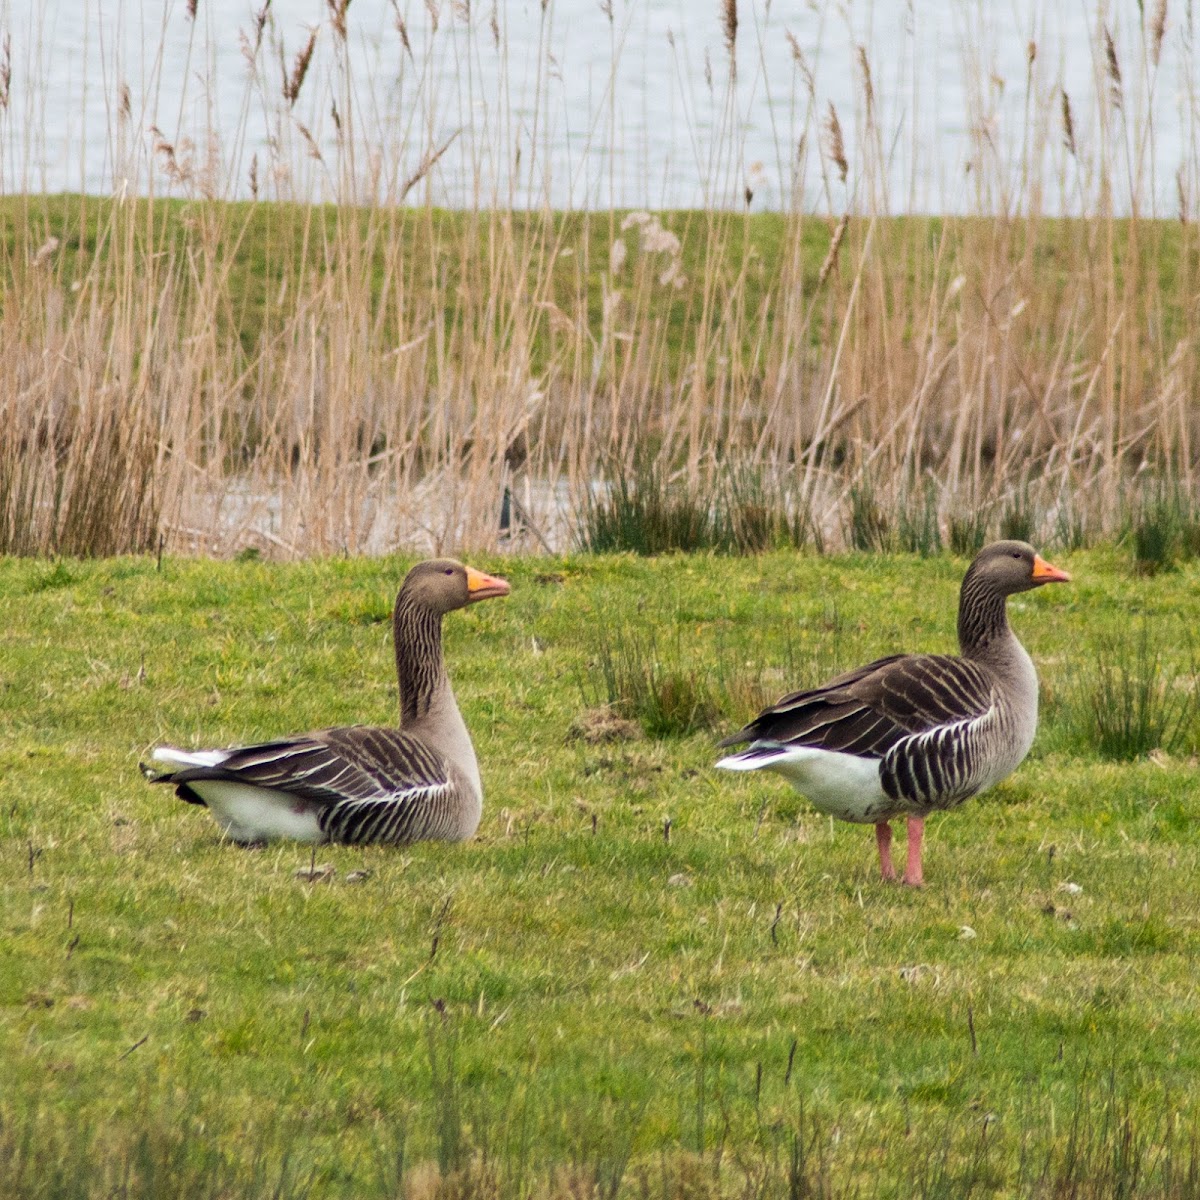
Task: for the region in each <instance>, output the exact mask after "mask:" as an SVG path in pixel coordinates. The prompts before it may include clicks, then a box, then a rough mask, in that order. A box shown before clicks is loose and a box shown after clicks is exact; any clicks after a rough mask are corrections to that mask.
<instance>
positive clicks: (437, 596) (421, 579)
mask: <svg viewBox="0 0 1200 1200" xmlns="http://www.w3.org/2000/svg"><path fill="white" fill-rule="evenodd" d="M511 590H512V589H511V588H510V587H509V584H508V581H507V580H504V579H497V578H496V576H494V575H485V574H484V572H482V571H477V570H475V568H474V567H468V566H466V565H465V564H464V563H460V562H456V561H455V560H454V559H452V558H436V559H431V560H429V561H428V562H421V563H417V565H416V566H415V567H413V569H412V570H411V571H409V573H408V574H407V575H406V576H405V577H404V584H403V586H402V587H401V588H400V595H401V597H402V598H403V599H406V600H408V601H410V602H411V603H413V604H414V605H416V606H418V607H420V608H424V609H426V610H427V611H429V612H431V613H436V614H438V615H439V616H440V615H442V614H444V613H448V612H453V611H454V610H455V609H456V608H465V607H466V606H467V605H468V604H474V603H475V602H476V601H477V600H488V599H490V598H491V597H493V596H507V595H508V593H509V592H510V591H511Z"/></svg>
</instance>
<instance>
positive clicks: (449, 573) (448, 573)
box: [442, 567, 454, 575]
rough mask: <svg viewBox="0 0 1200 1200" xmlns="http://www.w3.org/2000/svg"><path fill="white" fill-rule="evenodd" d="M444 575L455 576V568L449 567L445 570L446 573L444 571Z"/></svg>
mask: <svg viewBox="0 0 1200 1200" xmlns="http://www.w3.org/2000/svg"><path fill="white" fill-rule="evenodd" d="M442 573H443V574H444V575H453V574H454V568H453V567H447V568H446V569H445V571H443V572H442Z"/></svg>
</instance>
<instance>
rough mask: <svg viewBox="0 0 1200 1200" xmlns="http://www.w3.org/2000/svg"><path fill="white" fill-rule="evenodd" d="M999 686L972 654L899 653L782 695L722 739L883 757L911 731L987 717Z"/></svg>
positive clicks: (939, 730) (730, 742)
mask: <svg viewBox="0 0 1200 1200" xmlns="http://www.w3.org/2000/svg"><path fill="white" fill-rule="evenodd" d="M994 693H995V684H994V681H993V680H992V679H991V678H990V677H989V675H988V673H987V672H985V671H984V670H981V669H980V667H978V666H977V665H976V664H975V663H973V662H971V661H970V660H968V659H963V658H954V657H951V656H949V655H935V654H904V655H894V656H892V657H890V658H881V659H877V660H876V661H875V662H872V663H868V664H867V665H866V666H864V667H860V668H858V669H857V670H855V671H850V672H847V673H846V674H845V675H840V676H838V677H837V678H836V679H833V680H830V682H829V683H827V684H825V685H824V686H823V687H819V688H813V689H811V690H809V691H803V692H795V693H793V694H792V695H790V696H785V697H784V698H783V699H782V700H781V701H780V702H779V703H778V704H776V705H774V706H773V707H771V708H768V709H767V710H766V711H764V712H763V713H761V714H760V715H759V716H758V717H756V718H755V719H754V720H753V721H751V722H750V724H749V725H747V726H746V727H745V728H744V729H741V730H739V731H738V732H737V733H735V734H733V735H732V736H730V737H728V738H726V739H725V741H724V742H722V743H721V744H722V745H735V744H737V743H739V742H759V741H761V742H767V743H773V744H775V745H793V746H811V747H814V748H817V749H822V750H835V751H839V752H841V753H844V754H854V755H858V756H859V757H863V758H884V757H885V756H886V755H887V754H888V753H889V752H890V751H891V750H893V748H895V747H897V746H898V745H900V744H901V743H902V742H904V741H905V740H906V739H909V738H911V737H912V735H913V734H932V733H934V732H935V731H936V733H937V735H938V736H939V737H941V736H943V734H945V735H948V734H949V731H950V729H952V728H955V727H961V726H963V725H964V724H966V725H971V724H972V723H974V722H977V721H978V720H980V719H982V718H984V717H985V716H986V715H987V714H988V713H989V712H990V711H991V710H992V708H993V706H994V704H995V701H996V697H995V694H994ZM962 732H964V731H963V730H962V729H961V728H960V729H959V730H958V733H959V734H960V735H961V733H962ZM922 741H923V739H922ZM929 748H930V747H929V746H926V751H928V749H929Z"/></svg>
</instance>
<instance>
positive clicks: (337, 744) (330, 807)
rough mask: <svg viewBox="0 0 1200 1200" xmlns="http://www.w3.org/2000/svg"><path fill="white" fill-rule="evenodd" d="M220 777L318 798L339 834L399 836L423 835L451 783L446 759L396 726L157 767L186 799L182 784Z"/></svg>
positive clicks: (328, 824) (337, 732) (332, 831)
mask: <svg viewBox="0 0 1200 1200" xmlns="http://www.w3.org/2000/svg"><path fill="white" fill-rule="evenodd" d="M206 779H207V780H227V781H230V782H234V783H242V784H248V785H250V786H252V787H259V788H264V789H266V790H268V791H274V792H284V793H286V794H288V795H290V796H296V797H298V798H300V799H302V800H308V801H310V802H312V803H314V804H317V805H319V806H320V811H319V813H318V821H319V823H320V826H321V828H322V829H323V830H324V831H325V832H326V834H327V835H328V836H329V837H330V838H331V839H332V840H333V841H338V842H385V841H386V842H402V841H409V840H412V839H413V838H415V837H427V836H429V835H430V827H431V825H433V824H436V823H438V821H439V819H440V816H441V815H443V814H444V813H445V811H446V810H447V809H448V808H449V807H450V802H451V800H452V799H453V797H454V795H455V793H456V791H457V784H456V782H455V780H454V779H452V778H451V771H450V768H449V765H448V764H447V762H446V760H445V759H444V758H443V757H442V755H440V754H439V753H437V751H435V750H433V749H431V748H430V747H429V746H427V745H426V744H425V743H424V742H422V741H421V740H420V739H418V738H415V737H413V736H412V735H411V734H408V733H405V732H404V731H402V730H399V729H383V728H374V727H369V726H347V727H344V728H338V729H323V730H319V731H318V732H316V733H309V734H301V735H298V736H295V737H287V738H280V739H278V740H276V741H272V742H262V743H260V744H258V745H254V746H244V747H242V748H240V749H236V750H230V751H228V752H227V753H226V754H225V755H224V757H222V758H221V760H220V761H219V762H215V763H212V764H211V765H202V766H194V767H186V768H184V769H183V770H179V771H172V772H169V773H164V774H163V775H160V776H159V777H158V781H159V782H163V783H172V784H174V785H175V786H176V787H177V788H178V790H179V793H180V795H181V796H182V797H183V798H184V799H187V800H196V801H199V802H201V803H203V801H202V800H201V799H200V797H199V796H198V795H197V794H196V793H195V792H194V791H193V790H192V789H191V788H189V786H188V785H189V784H191V783H193V782H199V781H202V780H206Z"/></svg>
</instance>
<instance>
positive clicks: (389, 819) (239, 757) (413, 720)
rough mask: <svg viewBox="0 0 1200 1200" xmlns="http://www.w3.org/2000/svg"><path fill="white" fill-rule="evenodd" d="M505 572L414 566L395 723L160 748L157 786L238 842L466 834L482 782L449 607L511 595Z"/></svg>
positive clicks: (399, 611)
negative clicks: (459, 685) (454, 665)
mask: <svg viewBox="0 0 1200 1200" xmlns="http://www.w3.org/2000/svg"><path fill="white" fill-rule="evenodd" d="M508 592H509V585H508V584H507V582H505V581H504V580H503V579H495V578H493V577H492V576H491V575H484V574H483V573H482V572H480V571H476V570H473V569H472V568H471V567H466V566H463V564H462V563H459V562H454V561H453V560H451V559H440V560H436V561H431V562H422V563H418V564H417V565H416V566H415V567H413V569H412V570H411V571H409V573H408V575H407V576H406V577H405V580H404V584H403V586H402V587H401V588H400V594H399V595H398V596H397V597H396V607H395V611H394V613H393V615H392V631H393V635H394V640H395V649H396V674H397V676H398V677H399V680H400V724H401V728H399V729H383V728H371V727H368V726H364V725H351V726H345V727H343V728H339V729H323V730H320V731H319V732H317V733H309V734H299V735H296V736H293V737H284V738H280V739H278V740H277V741H272V742H264V743H261V744H259V745H255V746H244V747H241V748H240V749H233V750H198V751H186V750H177V749H175V748H174V747H171V746H161V747H159V748H158V749H157V750H155V751H154V754H153V756H152V757H153V758H154V760H155V761H156V762H160V763H166V764H168V766H169V767H170V768H171V769H169V770H166V771H156V770H154V769H153V768H151V767H148V766H146V765H144V764H143V765H142V772H143V774H144V775H145V776H146V778H147V779H149V780H150V781H151V782H152V783H169V784H172V785H174V787H175V791H176V794H177V795H179V796H180V797H181V798H182V799H184V800H187V801H188V802H189V803H191V804H204V805H207V806H208V808H209V811H210V812H211V813H212V815H213V818H214V819H215V820H216V822H217V824H218V825H220V827H221V829H222V830H223V831H224V832H225V833H226V834H228V836H229V837H230V838H231V839H232V840H233V841H235V842H240V843H243V844H245V843H253V842H264V841H269V840H271V839H273V838H292V839H295V840H297V841H302V842H354V843H360V844H361V843H367V842H386V843H399V842H416V841H424V840H429V839H440V840H444V841H463V840H465V839H467V838H469V837H471V835H472V834H473V833H474V832H475V830H476V828H477V827H478V825H479V818H480V815H481V813H482V811H483V789H482V786H481V784H480V780H479V765H478V763H477V762H476V760H475V748H474V747H473V746H472V745H471V736H470V734H469V733H468V732H467V727H466V725H465V724H464V723H463V719H462V715H461V714H460V713H459V711H458V705H457V704H456V703H455V700H454V692H453V691H452V690H451V688H450V678H449V676H448V675H447V674H446V664H445V660H444V659H443V657H442V616H443V615H444V614H445V613H448V612H453V611H454V610H455V609H456V608H463V607H465V606H466V605H468V604H473V603H474V602H475V601H476V600H486V599H488V598H489V597H491V596H507V595H508Z"/></svg>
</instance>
